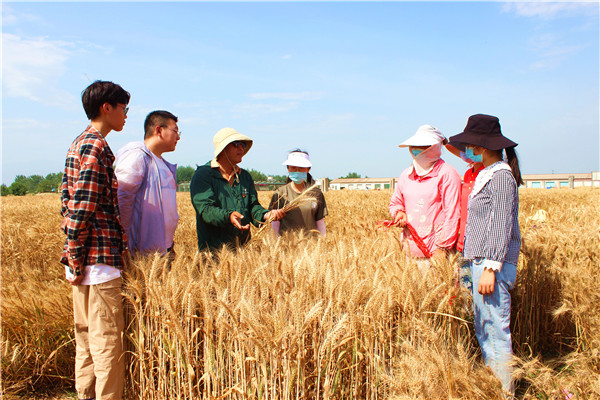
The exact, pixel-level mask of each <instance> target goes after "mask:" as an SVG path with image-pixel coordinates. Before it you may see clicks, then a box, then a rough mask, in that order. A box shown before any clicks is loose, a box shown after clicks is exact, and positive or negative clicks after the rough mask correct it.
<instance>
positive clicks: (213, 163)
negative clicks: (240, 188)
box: [210, 158, 242, 185]
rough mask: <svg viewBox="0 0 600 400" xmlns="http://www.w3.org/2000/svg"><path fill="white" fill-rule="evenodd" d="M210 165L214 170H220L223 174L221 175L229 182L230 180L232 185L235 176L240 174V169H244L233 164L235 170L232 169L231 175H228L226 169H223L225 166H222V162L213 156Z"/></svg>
mask: <svg viewBox="0 0 600 400" xmlns="http://www.w3.org/2000/svg"><path fill="white" fill-rule="evenodd" d="M210 167H211V168H212V169H213V170H216V172H218V173H219V174H221V176H222V177H223V179H225V180H226V181H227V182H229V184H230V185H231V184H233V180H234V179H235V176H236V175H239V173H240V171H241V170H242V169H241V168H240V167H238V166H237V165H234V166H233V171H232V173H231V175H229V176H228V175H227V174H226V173H225V170H224V169H223V167H222V166H221V164H220V163H219V162H218V161H217V160H216V159H215V158H213V159H212V160H211V162H210Z"/></svg>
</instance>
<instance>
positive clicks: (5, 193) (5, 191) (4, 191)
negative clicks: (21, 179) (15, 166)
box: [0, 184, 10, 196]
mask: <svg viewBox="0 0 600 400" xmlns="http://www.w3.org/2000/svg"><path fill="white" fill-rule="evenodd" d="M0 189H1V190H2V193H1V194H2V196H7V195H9V194H10V189H9V188H8V186H6V185H5V184H2V186H0Z"/></svg>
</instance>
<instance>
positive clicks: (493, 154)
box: [450, 114, 523, 394]
mask: <svg viewBox="0 0 600 400" xmlns="http://www.w3.org/2000/svg"><path fill="white" fill-rule="evenodd" d="M450 144H451V145H454V146H455V147H457V148H464V149H465V153H466V155H467V157H469V158H470V159H471V160H473V161H480V162H482V163H483V165H484V169H482V170H481V171H480V172H479V175H478V176H477V179H476V180H475V184H474V186H473V190H472V192H471V194H470V196H469V203H468V211H467V226H466V232H465V243H464V257H465V259H466V260H467V261H468V262H469V263H470V267H471V274H472V276H473V311H474V316H475V334H476V336H477V340H478V342H479V345H480V346H481V352H482V355H483V358H484V361H485V363H486V364H487V365H488V366H489V367H490V368H491V369H492V370H493V371H494V373H495V374H496V376H497V377H498V379H500V382H501V383H502V387H503V389H504V390H505V391H506V392H508V393H510V394H513V393H514V387H513V381H512V367H511V366H510V362H511V361H512V340H511V335H510V303H511V302H510V292H509V291H510V290H511V289H512V288H513V286H514V284H515V279H516V276H517V261H518V258H519V251H520V249H521V233H520V230H519V193H518V186H519V185H522V184H523V180H522V179H521V172H520V170H519V161H518V158H517V155H516V153H515V146H517V143H515V142H513V141H511V140H510V139H508V138H506V137H504V136H503V135H502V132H501V130H500V122H499V120H498V118H496V117H493V116H490V115H484V114H477V115H472V116H471V117H469V120H468V122H467V126H466V127H465V130H464V132H462V133H459V134H458V135H455V136H452V137H451V138H450Z"/></svg>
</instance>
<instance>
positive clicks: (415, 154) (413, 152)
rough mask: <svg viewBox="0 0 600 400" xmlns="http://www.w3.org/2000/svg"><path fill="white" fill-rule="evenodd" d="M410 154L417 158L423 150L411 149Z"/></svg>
mask: <svg viewBox="0 0 600 400" xmlns="http://www.w3.org/2000/svg"><path fill="white" fill-rule="evenodd" d="M410 152H411V153H412V155H413V156H415V157H416V156H418V155H419V154H421V153H422V152H423V150H421V149H411V150H410Z"/></svg>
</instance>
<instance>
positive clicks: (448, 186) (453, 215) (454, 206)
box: [436, 169, 461, 249]
mask: <svg viewBox="0 0 600 400" xmlns="http://www.w3.org/2000/svg"><path fill="white" fill-rule="evenodd" d="M440 185H441V186H442V187H440V194H441V202H442V209H443V213H444V219H443V221H442V224H441V228H440V230H439V233H438V234H437V235H436V246H437V247H438V248H442V249H448V248H451V247H452V246H454V244H455V243H456V240H457V239H458V228H459V222H460V190H461V179H460V175H458V172H456V171H455V170H454V169H450V170H449V171H448V172H447V173H446V174H445V176H444V178H443V179H442V180H441V181H440Z"/></svg>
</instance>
